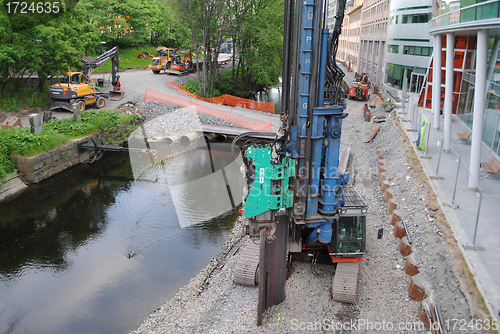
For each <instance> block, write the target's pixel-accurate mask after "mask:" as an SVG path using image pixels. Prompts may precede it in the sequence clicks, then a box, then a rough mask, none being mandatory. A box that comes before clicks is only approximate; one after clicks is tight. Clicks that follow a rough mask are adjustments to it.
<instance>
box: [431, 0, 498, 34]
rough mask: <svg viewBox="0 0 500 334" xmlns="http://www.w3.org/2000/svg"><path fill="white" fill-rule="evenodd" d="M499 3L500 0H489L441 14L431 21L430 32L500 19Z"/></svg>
mask: <svg viewBox="0 0 500 334" xmlns="http://www.w3.org/2000/svg"><path fill="white" fill-rule="evenodd" d="M499 3H500V1H499V0H489V1H485V2H481V3H476V4H473V5H470V6H466V7H462V8H459V9H456V10H453V11H450V12H448V13H444V14H441V15H439V16H436V17H434V18H433V19H432V20H430V21H429V25H430V30H431V32H432V30H437V29H439V28H444V27H445V26H451V25H460V24H462V23H469V24H470V22H472V21H476V22H477V21H479V22H477V23H479V24H480V23H481V22H480V21H482V20H488V19H497V18H499V17H500V5H499Z"/></svg>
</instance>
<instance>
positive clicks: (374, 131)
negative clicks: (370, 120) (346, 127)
mask: <svg viewBox="0 0 500 334" xmlns="http://www.w3.org/2000/svg"><path fill="white" fill-rule="evenodd" d="M379 131H380V127H378V128H376V129H375V130H373V132H372V133H371V135H370V136H369V137H368V138H366V140H365V143H368V142H370V141H372V140H373V139H375V137H377V133H378V132H379Z"/></svg>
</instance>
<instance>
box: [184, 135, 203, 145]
mask: <svg viewBox="0 0 500 334" xmlns="http://www.w3.org/2000/svg"><path fill="white" fill-rule="evenodd" d="M198 138H200V135H199V133H198V132H191V133H188V134H187V135H184V136H181V139H180V142H181V145H182V146H189V144H191V142H193V141H195V140H197V139H198Z"/></svg>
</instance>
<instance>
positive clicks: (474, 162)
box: [469, 30, 488, 189]
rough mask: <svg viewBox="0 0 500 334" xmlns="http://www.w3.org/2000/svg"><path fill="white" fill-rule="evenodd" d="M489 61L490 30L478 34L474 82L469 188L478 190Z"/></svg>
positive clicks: (480, 31)
mask: <svg viewBox="0 0 500 334" xmlns="http://www.w3.org/2000/svg"><path fill="white" fill-rule="evenodd" d="M487 61H488V30H479V31H478V32H477V56H476V80H475V82H474V116H473V117H474V118H473V120H472V141H471V151H470V175H469V188H470V189H477V182H478V180H479V164H480V159H481V145H482V142H483V117H484V116H483V115H484V106H485V97H486V71H487V66H488V65H487V63H486V62H487Z"/></svg>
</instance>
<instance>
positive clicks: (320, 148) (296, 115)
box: [231, 0, 368, 325]
mask: <svg viewBox="0 0 500 334" xmlns="http://www.w3.org/2000/svg"><path fill="white" fill-rule="evenodd" d="M345 3H346V0H339V1H338V2H337V11H336V13H337V14H336V16H335V18H336V21H335V26H334V29H333V31H332V33H329V31H328V29H326V27H325V8H326V7H327V6H325V0H304V1H294V0H286V1H285V15H284V42H283V46H284V50H283V73H282V78H283V80H282V82H283V88H282V110H281V120H282V125H281V129H280V131H279V132H278V134H275V137H274V139H273V140H266V139H263V135H264V134H267V135H269V133H259V132H248V133H243V134H240V135H238V136H237V137H236V138H235V139H234V140H233V142H232V144H231V146H232V149H233V152H234V154H236V153H237V152H236V149H235V148H236V147H237V146H239V147H241V148H242V152H243V162H244V168H243V169H244V175H246V180H247V184H246V186H245V189H244V191H243V194H244V197H243V208H242V212H243V215H244V216H245V217H246V227H245V231H246V232H247V234H249V235H250V236H251V237H252V238H253V239H254V242H250V243H249V246H248V247H247V248H245V250H244V251H243V253H242V254H241V256H240V259H239V261H238V263H237V265H236V269H235V282H237V283H239V284H244V285H250V286H255V285H256V284H258V286H259V299H258V307H257V309H258V313H257V325H261V324H262V314H263V312H264V311H265V309H267V308H269V307H271V306H273V305H276V304H279V303H281V302H282V301H284V299H285V281H286V277H287V274H288V273H287V267H288V264H289V262H288V259H289V258H290V256H292V257H293V256H294V254H297V253H302V252H309V253H313V254H314V256H313V258H312V259H313V263H312V264H313V272H314V268H315V265H316V263H315V262H316V261H317V258H318V254H321V253H323V254H325V255H326V256H328V257H329V258H330V260H331V262H332V266H336V269H335V276H334V278H333V284H332V285H333V287H332V296H333V299H334V300H335V301H341V302H347V303H354V302H355V301H356V291H357V284H358V272H359V264H360V261H362V256H363V254H364V252H365V246H366V215H367V210H368V208H367V206H366V204H365V202H364V200H363V198H362V197H361V196H360V195H359V194H358V193H357V192H356V190H355V188H354V187H351V186H349V174H348V173H347V172H346V170H347V161H348V158H347V160H346V158H343V161H342V162H343V163H342V164H341V165H342V167H343V168H342V169H341V170H342V171H340V169H339V160H340V138H341V134H342V120H343V119H344V118H345V117H347V114H346V113H344V110H345V108H346V103H345V99H344V98H345V92H344V90H343V88H342V84H343V78H344V73H343V72H342V70H341V69H340V67H339V66H337V64H336V62H335V57H336V53H337V48H338V43H339V35H340V32H341V24H342V21H343V18H344V10H345ZM344 157H345V155H344ZM344 166H345V168H344ZM332 269H333V267H332ZM304 288H305V289H307V287H304ZM325 293H328V292H326V291H325Z"/></svg>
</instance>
